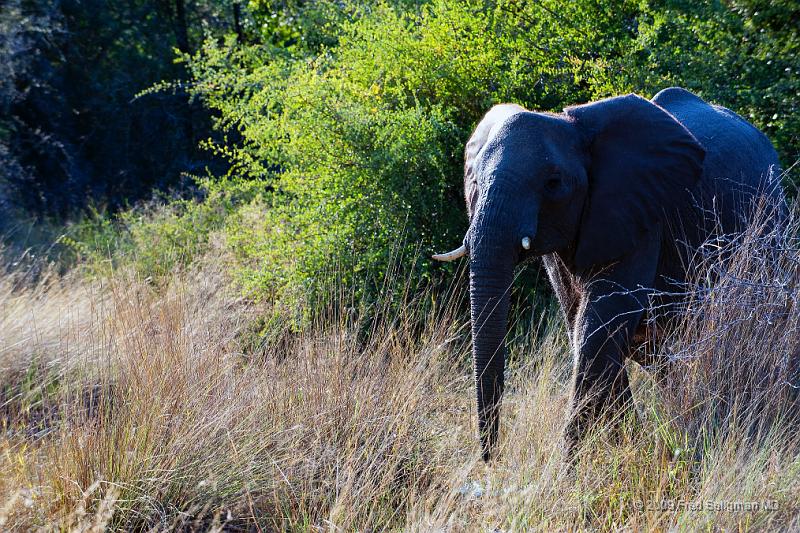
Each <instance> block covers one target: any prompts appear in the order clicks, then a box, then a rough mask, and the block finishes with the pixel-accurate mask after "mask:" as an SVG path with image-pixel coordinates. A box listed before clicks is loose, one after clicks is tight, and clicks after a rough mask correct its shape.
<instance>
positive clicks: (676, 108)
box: [652, 88, 785, 279]
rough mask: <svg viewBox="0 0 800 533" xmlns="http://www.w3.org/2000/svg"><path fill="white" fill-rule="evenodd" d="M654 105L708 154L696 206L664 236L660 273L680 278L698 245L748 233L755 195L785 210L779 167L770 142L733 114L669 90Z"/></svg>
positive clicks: (691, 96) (668, 227) (660, 94)
mask: <svg viewBox="0 0 800 533" xmlns="http://www.w3.org/2000/svg"><path fill="white" fill-rule="evenodd" d="M652 101H653V102H654V103H655V104H657V105H659V106H660V107H662V108H663V109H665V110H666V111H667V112H669V113H670V114H671V115H673V116H674V117H675V118H676V119H677V120H678V121H679V122H680V123H682V124H683V125H684V126H685V127H686V129H688V130H689V131H690V132H691V133H692V134H693V135H694V136H695V138H696V139H697V140H698V142H699V143H700V144H701V145H703V147H704V148H705V150H706V156H705V159H704V161H703V176H702V178H701V180H700V183H699V184H698V189H697V190H696V191H695V194H694V195H693V198H694V205H692V206H686V207H685V208H684V209H682V210H681V211H682V212H681V213H680V214H679V215H678V218H679V220H678V221H674V220H673V221H671V223H667V227H666V228H665V232H664V235H663V237H664V248H663V249H662V261H661V267H660V270H661V272H662V273H664V274H666V275H667V276H668V277H672V279H681V278H682V276H683V275H684V274H685V273H684V271H683V269H682V268H679V267H678V265H682V264H685V262H686V261H687V260H688V258H689V257H692V250H693V249H695V248H696V247H697V246H698V245H700V244H701V243H703V242H704V241H706V240H707V239H709V238H710V237H712V236H713V235H716V234H718V232H719V231H720V230H722V232H723V233H732V232H738V231H742V230H743V229H745V227H746V226H747V224H748V222H749V220H750V215H751V213H752V205H753V201H752V200H753V198H754V197H756V196H758V197H763V196H767V197H768V198H770V199H771V200H770V201H771V202H773V204H774V205H775V206H778V209H779V210H781V211H784V212H785V203H784V196H783V189H782V188H781V185H780V165H779V161H778V155H777V153H776V152H775V149H774V147H773V146H772V143H771V142H770V141H769V139H767V137H766V136H765V135H764V134H763V133H761V132H760V131H759V130H758V129H757V128H756V127H755V126H753V125H752V124H750V123H749V122H748V121H746V120H745V119H744V118H742V117H740V116H739V115H737V114H736V113H734V112H733V111H731V110H729V109H726V108H724V107H721V106H717V105H712V104H709V103H707V102H705V101H704V100H702V99H701V98H699V97H698V96H696V95H694V94H692V93H690V92H688V91H686V90H684V89H680V88H670V89H665V90H664V91H661V92H660V93H658V94H657V95H656V96H655V97H653V100H652ZM676 243H681V244H680V245H678V246H676Z"/></svg>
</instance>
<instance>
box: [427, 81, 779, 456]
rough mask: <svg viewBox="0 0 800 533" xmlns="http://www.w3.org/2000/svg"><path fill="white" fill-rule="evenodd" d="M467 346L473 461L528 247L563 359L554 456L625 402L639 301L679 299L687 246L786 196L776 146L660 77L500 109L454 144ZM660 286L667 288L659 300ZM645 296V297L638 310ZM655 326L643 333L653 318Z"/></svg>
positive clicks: (501, 367) (493, 408)
mask: <svg viewBox="0 0 800 533" xmlns="http://www.w3.org/2000/svg"><path fill="white" fill-rule="evenodd" d="M464 160H465V162H464V199H465V202H466V208H467V213H468V215H469V227H468V230H467V232H466V235H465V237H464V240H463V243H462V245H461V246H460V247H459V248H457V249H456V250H453V251H452V252H449V253H446V254H439V255H434V256H433V258H434V259H437V260H441V261H452V260H455V259H458V258H459V257H463V256H468V257H469V272H470V275H469V290H470V308H471V327H472V355H473V362H474V373H475V391H476V398H477V415H478V435H479V441H480V449H481V453H482V457H483V459H484V461H487V462H488V461H489V460H490V459H491V458H492V453H493V448H494V447H495V446H496V441H497V438H498V424H499V414H500V404H501V396H502V394H503V384H504V371H505V352H506V346H505V336H506V333H507V322H508V313H509V300H510V297H509V289H510V286H511V284H512V281H513V277H514V271H515V268H516V266H517V265H518V264H521V263H523V262H525V261H527V260H528V259H529V258H534V257H540V258H541V260H542V262H543V266H544V268H545V270H546V272H547V277H548V278H549V281H550V284H551V285H552V287H553V290H554V293H555V296H556V298H557V299H558V302H559V304H560V308H561V311H562V313H563V318H564V321H565V323H566V325H567V328H568V338H569V342H570V347H571V351H572V355H573V373H572V385H571V390H572V393H571V396H572V399H571V407H570V413H569V416H568V423H567V431H566V438H567V443H568V450H569V449H572V447H573V445H574V444H575V443H577V442H580V441H581V440H582V439H583V438H585V435H586V433H587V431H588V430H589V429H590V428H591V427H592V426H593V425H594V424H595V423H596V420H597V419H598V416H599V415H600V413H601V412H603V411H604V410H606V409H612V410H618V409H623V408H625V406H628V405H630V404H631V401H632V395H631V391H630V387H629V384H628V375H627V371H626V368H625V362H626V360H627V359H628V358H630V357H633V356H634V355H635V352H636V350H634V348H635V343H634V341H635V339H637V338H641V335H642V333H647V331H648V330H647V328H648V327H649V326H648V324H650V320H643V317H645V316H646V311H647V309H648V308H651V309H652V308H653V307H652V305H653V300H654V299H657V301H658V303H659V307H660V306H667V307H669V306H672V308H675V306H676V304H678V303H679V302H680V298H681V297H680V296H674V295H675V294H676V293H678V292H679V291H676V290H675V288H676V284H678V285H680V284H681V283H684V282H685V281H686V280H687V279H688V278H687V276H688V275H689V272H688V271H687V265H688V264H690V256H691V254H692V253H693V252H694V251H696V250H697V249H698V247H699V246H701V245H702V243H703V242H705V241H706V240H707V239H709V238H711V236H712V235H714V232H719V231H720V230H721V231H722V232H723V233H730V232H736V231H740V230H742V229H744V227H745V225H746V224H747V221H748V217H749V216H750V215H749V214H748V213H750V212H751V211H752V210H751V209H750V208H749V207H748V206H752V204H753V203H754V201H755V200H756V199H759V198H761V199H763V198H764V197H766V198H767V199H770V200H774V201H775V202H776V204H775V205H784V206H785V203H784V202H785V200H784V196H783V190H782V188H781V185H780V176H779V174H780V165H779V161H778V156H777V153H776V151H775V149H774V147H773V146H772V144H771V143H770V141H769V140H768V139H767V137H766V136H765V135H764V134H763V133H762V132H761V131H759V130H758V129H757V128H756V127H754V126H753V125H752V124H750V123H749V122H747V121H746V120H745V119H743V118H742V117H741V116H739V115H737V114H736V113H734V112H732V111H730V110H729V109H726V108H725V107H722V106H718V105H714V104H710V103H707V102H706V101H704V100H703V99H702V98H700V97H698V96H697V95H695V94H693V93H691V92H689V91H687V90H685V89H682V88H679V87H671V88H668V89H664V90H662V91H661V92H659V93H658V94H656V95H655V96H654V97H653V98H652V99H650V100H647V99H646V98H643V97H641V96H638V95H636V94H627V95H623V96H616V97H611V98H607V99H604V100H599V101H595V102H590V103H587V104H582V105H577V106H573V107H567V108H565V109H564V110H563V112H561V113H550V112H535V111H529V110H527V109H525V108H523V107H521V106H519V105H516V104H498V105H496V106H494V107H492V108H491V110H490V111H489V112H488V113H487V114H486V115H485V116H484V117H483V119H482V120H481V121H480V122H479V124H478V125H477V127H476V128H475V130H474V132H473V133H472V136H471V137H470V139H469V141H468V142H467V144H466V147H465V150H464ZM670 294H672V295H673V296H669V295H670ZM649 306H650V307H649ZM656 329H657V328H656Z"/></svg>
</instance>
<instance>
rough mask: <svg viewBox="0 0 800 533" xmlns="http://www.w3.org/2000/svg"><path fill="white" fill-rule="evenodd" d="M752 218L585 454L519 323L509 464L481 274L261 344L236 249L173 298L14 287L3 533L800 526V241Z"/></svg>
mask: <svg viewBox="0 0 800 533" xmlns="http://www.w3.org/2000/svg"><path fill="white" fill-rule="evenodd" d="M757 220H761V221H760V222H758V221H757V222H754V223H753V224H752V225H751V227H750V228H749V229H748V230H747V231H746V232H744V233H743V234H741V235H735V236H729V238H728V239H726V240H721V241H715V242H710V243H709V244H708V246H706V247H704V248H703V249H702V250H700V251H699V252H698V254H697V256H696V258H695V262H696V265H695V272H696V275H695V276H694V277H693V278H692V281H691V283H690V284H689V285H687V286H686V287H685V290H686V304H685V307H684V308H683V309H682V311H683V312H681V313H677V314H675V315H674V316H672V318H671V327H669V328H667V329H666V330H665V331H664V333H663V335H662V336H661V337H660V338H659V339H658V342H656V341H655V339H653V340H652V342H647V343H646V344H643V345H642V346H641V347H640V348H639V349H640V350H645V351H647V352H648V355H652V356H653V357H652V360H653V361H654V363H653V365H652V366H651V367H648V368H643V367H640V366H638V365H636V364H634V363H630V367H629V368H630V371H631V375H632V385H633V388H634V396H635V405H634V408H633V409H631V410H630V411H629V412H626V413H622V414H614V413H612V414H609V416H608V417H607V419H606V421H605V422H603V423H602V424H600V425H599V426H598V427H597V428H596V430H595V431H594V433H593V434H592V435H591V437H590V438H589V439H587V440H586V441H585V442H584V443H583V444H582V446H581V447H580V449H578V450H577V451H576V452H575V455H574V456H572V457H565V451H564V450H565V446H564V440H563V433H564V428H565V425H566V423H567V412H568V409H569V399H570V388H569V379H570V375H571V372H572V363H571V356H570V353H569V347H568V342H567V339H566V332H565V329H564V326H563V323H562V322H561V318H560V315H559V313H558V312H556V311H555V310H553V311H552V312H550V313H549V314H548V315H547V316H545V317H543V319H542V320H541V321H535V322H534V323H533V324H531V325H528V326H525V325H517V327H515V328H514V329H513V330H512V331H514V332H517V333H515V334H514V336H513V338H510V339H509V344H510V356H509V361H510V368H509V370H508V380H507V383H508V388H507V393H506V396H505V398H504V401H503V418H502V429H501V442H500V448H501V449H500V452H499V454H498V457H497V459H496V460H494V461H493V462H491V463H490V464H484V463H483V462H482V461H481V460H480V456H479V450H478V444H477V438H476V428H475V425H476V424H475V413H474V410H475V407H474V405H473V391H472V387H473V384H472V368H471V357H470V342H471V339H470V336H469V327H468V326H469V322H468V316H466V315H465V314H464V313H463V311H460V309H463V306H460V305H459V302H460V301H462V300H460V299H462V298H464V296H465V295H464V291H466V290H467V288H466V286H467V284H466V279H465V278H464V277H460V278H457V279H455V280H454V281H453V284H452V288H451V289H450V292H449V293H448V294H445V295H437V296H436V297H435V298H433V296H431V297H426V295H419V294H414V293H413V291H408V294H407V295H404V296H403V295H401V296H400V297H399V298H400V300H401V301H402V302H403V303H402V304H401V305H399V306H398V305H396V302H397V299H398V297H397V295H393V297H392V298H390V297H388V296H387V298H386V300H387V301H386V302H383V303H382V302H378V304H376V305H377V307H378V308H379V309H377V310H374V312H370V313H359V312H357V311H355V310H354V309H355V308H357V307H358V306H352V305H345V304H342V305H337V306H331V308H330V309H327V310H323V311H319V312H316V313H314V316H315V317H316V318H314V319H313V323H312V324H310V325H309V326H307V327H303V328H300V329H297V328H289V327H287V328H284V330H274V328H273V330H271V331H270V333H269V334H264V333H263V329H262V328H259V327H258V326H257V324H259V323H260V322H259V317H263V316H266V315H268V314H269V312H270V309H269V305H268V304H264V303H260V304H255V303H252V302H251V301H249V300H247V299H245V298H244V297H242V296H241V294H242V292H241V290H239V289H238V288H237V287H236V286H235V284H234V283H232V281H231V279H230V278H229V276H228V274H227V268H226V264H227V258H226V256H225V252H224V247H214V246H212V247H210V250H209V251H207V252H206V253H205V255H204V256H202V257H201V258H199V259H197V260H196V261H194V262H193V264H192V266H191V267H189V268H186V269H182V270H176V273H174V274H172V275H171V276H169V277H168V279H167V280H166V281H165V283H163V284H160V285H154V284H153V283H151V282H150V280H148V279H142V276H141V275H139V274H136V273H134V272H132V271H128V270H126V269H125V268H119V269H116V270H114V271H113V272H112V273H110V274H107V275H96V276H92V277H87V276H86V275H81V274H79V273H78V269H75V270H73V271H71V272H70V273H67V274H64V273H57V272H55V271H54V270H53V271H51V270H48V269H40V271H38V272H36V273H35V275H33V274H32V273H31V272H29V271H28V270H26V269H24V268H21V267H18V268H16V269H14V268H11V269H10V270H8V271H6V272H5V273H4V274H3V275H2V278H0V429H1V430H2V432H0V530H11V531H28V530H38V529H44V530H59V531H61V530H63V531H99V530H102V529H104V528H108V529H112V530H119V531H123V530H125V531H127V530H133V531H136V530H138V531H165V530H181V531H186V530H189V531H385V530H389V531H454V532H456V531H504V532H505V531H529V530H533V531H559V530H561V531H566V530H588V531H596V530H603V531H616V530H620V529H627V530H631V531H652V530H656V531H658V530H661V531H666V530H681V531H682V530H687V531H692V530H702V531H716V530H727V531H732V530H733V531H751V530H752V531H761V530H765V531H774V530H798V529H800V432H798V427H800V426H798V416H797V414H798V411H797V409H798V407H797V403H796V396H797V392H798V387H799V386H800V379H798V370H799V367H798V364H797V359H798V357H799V356H800V312H799V310H798V305H800V243H798V241H797V238H796V237H795V236H796V235H797V234H798V229H799V228H798V223H797V222H796V221H792V222H790V224H789V227H788V228H787V229H785V230H784V229H781V230H776V229H774V226H772V225H770V224H769V223H768V222H769V221H768V220H766V221H764V218H763V217H762V218H761V219H757ZM528 268H532V267H528ZM390 275H391V274H390ZM395 281H396V280H395ZM389 285H390V284H389V283H387V286H389ZM428 296H430V295H428ZM340 300H341V301H346V300H347V299H346V298H341V299H340ZM390 300H392V301H393V302H394V303H391V302H390ZM431 301H435V305H431V304H430V302H431ZM381 306H383V307H384V308H383V309H381V308H380V307H381ZM656 312H658V310H657V309H654V310H652V313H656ZM652 313H651V314H652ZM362 317H370V318H362ZM376 317H377V318H376ZM620 428H621V429H620Z"/></svg>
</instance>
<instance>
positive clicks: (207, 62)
mask: <svg viewBox="0 0 800 533" xmlns="http://www.w3.org/2000/svg"><path fill="white" fill-rule="evenodd" d="M515 9H516V8H515V7H514V6H513V5H512V4H503V5H497V6H489V5H484V4H482V3H479V2H467V3H464V2H454V1H447V0H445V1H438V2H434V3H432V4H429V5H426V6H423V7H422V8H420V9H418V10H417V9H414V10H402V9H399V8H397V7H392V6H389V5H385V4H379V5H376V6H373V7H372V8H371V9H369V10H368V11H365V14H364V16H362V17H361V18H358V19H356V20H355V21H352V22H343V23H341V33H340V35H339V36H338V44H337V45H336V47H335V48H330V49H324V50H323V51H322V52H321V53H320V54H318V55H313V56H309V57H305V56H302V55H301V56H297V55H287V54H285V53H283V50H281V49H275V48H274V47H263V46H259V47H245V48H235V49H232V48H231V47H230V45H231V44H232V43H228V44H227V46H220V45H219V44H218V43H216V42H207V43H206V45H205V47H204V49H203V51H202V53H201V54H200V55H198V56H196V57H195V58H194V59H193V60H192V62H191V68H192V69H193V73H194V75H195V79H196V84H195V88H196V91H197V93H198V94H199V95H200V96H201V97H202V98H203V100H204V101H205V102H206V104H207V105H209V106H210V107H212V108H214V109H215V110H217V111H218V112H219V115H220V119H219V121H218V124H217V125H218V127H220V128H221V129H223V130H225V131H228V132H229V133H230V132H235V133H236V134H237V135H240V136H241V138H242V142H241V143H239V144H238V145H235V146H233V147H232V146H226V147H224V148H223V147H218V149H219V150H220V152H221V153H224V154H226V155H227V156H228V157H229V160H230V161H231V163H232V171H231V173H232V175H234V176H238V177H239V178H245V179H257V180H261V181H263V182H264V184H265V186H266V187H265V190H264V193H263V194H262V195H260V197H259V198H258V199H257V200H255V201H254V202H253V203H252V204H250V205H248V206H246V207H244V208H242V209H241V210H239V211H238V212H237V213H236V215H235V216H234V217H233V218H232V221H231V223H230V224H229V226H228V230H229V231H228V236H229V240H230V242H231V244H232V245H233V249H234V251H235V252H236V255H237V257H238V258H239V259H240V262H241V265H242V268H241V272H240V273H241V279H242V280H243V282H244V284H245V287H246V288H247V289H248V290H249V291H250V292H251V294H255V295H261V296H270V297H275V298H277V299H278V300H281V299H283V298H289V300H290V301H294V300H296V298H297V297H298V296H310V297H311V298H312V299H313V298H315V297H316V296H319V294H318V293H319V290H318V289H319V288H320V286H321V285H320V284H321V283H322V278H323V277H324V276H322V274H323V273H324V272H326V270H329V269H331V267H332V265H336V271H337V272H341V274H340V276H341V277H342V278H344V279H341V281H342V282H344V283H345V284H346V285H347V286H351V285H353V284H355V283H356V282H357V281H358V282H361V281H362V280H364V279H367V280H369V281H368V282H367V283H366V285H365V286H363V287H362V289H364V290H366V291H367V292H368V293H369V292H375V291H377V290H379V289H380V287H381V285H380V284H379V281H380V279H381V275H382V273H383V272H386V271H387V270H388V269H389V268H390V267H391V265H393V264H394V263H395V262H396V257H398V256H400V257H403V258H405V268H406V269H407V273H409V274H411V273H414V274H415V275H418V276H419V278H420V279H421V280H424V281H434V282H435V281H436V278H437V276H438V275H440V274H441V273H442V272H443V271H447V270H448V267H433V266H432V265H431V262H430V260H429V259H428V256H429V253H430V251H431V250H432V249H435V248H446V247H451V246H453V245H454V244H455V243H458V242H460V241H461V238H462V235H463V233H464V230H465V229H466V217H465V214H464V208H463V201H462V199H461V176H460V174H461V166H462V164H463V163H462V156H461V154H462V151H463V143H464V140H465V138H466V137H467V136H468V134H469V131H470V130H471V128H472V127H473V126H474V124H475V123H476V121H477V120H478V119H479V118H480V116H481V115H482V114H483V113H484V112H485V111H486V110H487V109H488V108H489V107H490V106H491V105H492V104H494V103H497V102H500V101H507V100H512V101H518V102H522V103H523V104H527V105H529V106H532V107H537V108H546V109H547V108H555V107H557V106H558V105H561V104H563V103H564V102H565V101H575V100H578V99H580V98H581V97H583V98H586V97H588V96H589V92H587V91H586V90H585V89H584V88H582V87H580V86H579V85H577V84H575V83H574V81H573V79H574V72H575V70H576V69H579V70H580V71H581V73H582V75H583V76H587V77H589V76H591V74H590V73H585V72H584V71H585V70H586V65H585V63H580V62H579V61H577V60H576V61H572V58H570V57H568V56H566V55H565V54H564V53H563V48H564V45H563V43H562V39H563V32H561V31H560V28H561V26H560V24H561V22H560V20H561V19H558V20H553V19H552V17H549V15H548V13H547V11H546V9H545V8H544V7H536V8H526V10H516V11H515ZM551 23H552V24H553V25H550V24H551ZM536 34H538V35H539V38H538V39H536V42H535V43H533V42H532V35H536ZM575 35H576V39H575V41H576V42H578V41H580V47H579V48H580V51H581V52H583V51H584V48H583V47H586V46H588V45H589V41H588V40H587V39H585V37H583V34H582V33H580V32H575ZM578 36H580V37H578ZM553 50H556V53H553ZM575 65H577V66H575Z"/></svg>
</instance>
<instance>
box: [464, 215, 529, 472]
mask: <svg viewBox="0 0 800 533" xmlns="http://www.w3.org/2000/svg"><path fill="white" fill-rule="evenodd" d="M498 212H499V213H502V211H501V210H495V212H494V213H491V212H488V213H487V212H484V213H477V214H476V215H477V220H476V221H475V222H476V223H475V224H473V226H472V228H471V232H470V237H471V239H470V242H471V245H470V306H471V314H472V356H473V363H474V366H475V389H476V396H477V403H478V431H479V436H480V441H481V449H482V453H483V459H484V460H485V461H488V460H489V458H490V456H491V453H492V448H493V447H494V445H495V443H496V441H497V433H498V426H499V419H498V416H499V411H500V399H501V395H502V393H503V377H504V376H503V374H504V370H505V336H506V328H507V323H508V308H509V301H510V299H511V298H510V291H511V283H512V281H513V276H514V265H515V264H516V261H517V257H518V254H519V250H518V247H519V246H520V245H519V242H520V240H519V238H518V235H517V233H518V231H513V230H511V227H510V226H511V225H509V224H506V223H502V222H501V221H498V218H499V217H498V216H497V214H498ZM493 215H495V216H493Z"/></svg>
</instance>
